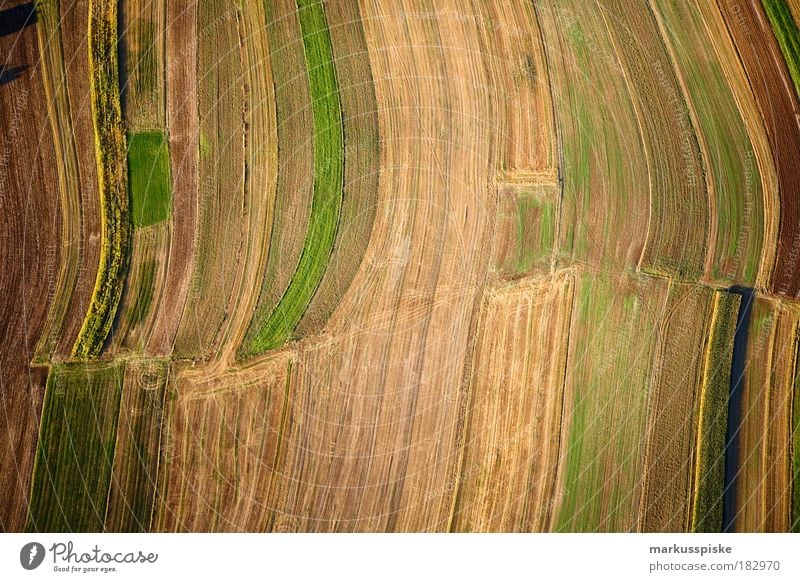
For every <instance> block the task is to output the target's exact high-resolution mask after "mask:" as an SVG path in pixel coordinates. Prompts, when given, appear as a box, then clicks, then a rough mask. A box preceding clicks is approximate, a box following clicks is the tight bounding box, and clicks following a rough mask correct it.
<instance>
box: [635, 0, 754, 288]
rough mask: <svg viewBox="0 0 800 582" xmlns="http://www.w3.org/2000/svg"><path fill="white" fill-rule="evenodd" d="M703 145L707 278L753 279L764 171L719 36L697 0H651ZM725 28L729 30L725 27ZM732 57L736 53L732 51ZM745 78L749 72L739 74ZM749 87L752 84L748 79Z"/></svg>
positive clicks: (726, 281)
mask: <svg viewBox="0 0 800 582" xmlns="http://www.w3.org/2000/svg"><path fill="white" fill-rule="evenodd" d="M650 5H651V7H652V9H653V13H654V14H655V16H656V20H657V21H658V24H659V28H660V32H661V35H662V37H663V38H664V40H665V41H666V44H667V48H668V49H669V52H670V56H671V58H672V60H673V64H674V67H675V70H676V74H677V75H678V79H679V81H680V82H681V88H682V90H683V92H684V94H685V97H686V100H687V104H688V106H689V112H690V113H691V114H692V120H693V124H694V126H695V127H696V128H697V138H698V142H699V144H700V148H701V150H702V153H703V159H704V161H705V166H706V167H707V168H708V170H709V172H707V174H706V183H707V187H708V199H709V209H710V213H709V214H710V220H711V224H710V229H709V245H708V252H707V254H706V262H705V268H704V270H705V275H704V279H705V280H708V281H712V282H714V283H717V284H723V285H725V284H728V285H729V284H733V283H736V284H745V285H748V286H751V287H752V286H754V285H755V284H756V276H757V275H758V271H759V266H760V260H761V253H762V242H763V236H764V232H763V231H764V209H763V194H762V191H761V175H760V171H759V168H758V165H757V163H756V157H755V152H754V148H753V146H752V144H751V141H750V137H749V136H748V134H747V128H746V126H745V121H744V119H743V116H742V114H741V112H740V111H739V107H738V106H737V103H736V99H735V96H734V94H733V91H732V89H731V88H730V87H729V85H728V84H729V83H730V82H732V81H734V80H732V79H729V78H728V77H726V75H725V71H724V70H723V66H722V64H721V63H720V57H719V56H718V55H717V52H716V50H715V48H714V39H713V37H712V36H711V35H710V34H709V29H708V28H707V24H706V22H705V20H704V18H703V15H702V14H701V12H700V10H699V9H698V7H697V6H696V5H695V4H694V2H669V1H665V0H650ZM721 32H722V33H723V34H725V35H727V32H726V31H724V30H723V31H721ZM727 58H733V59H736V60H735V61H734V62H735V63H738V58H737V57H736V55H735V54H731V55H728V57H727ZM742 81H744V83H746V80H744V79H742ZM744 89H745V90H747V91H749V86H747V85H745V87H744Z"/></svg>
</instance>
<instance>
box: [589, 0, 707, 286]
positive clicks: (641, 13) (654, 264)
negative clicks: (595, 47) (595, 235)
mask: <svg viewBox="0 0 800 582" xmlns="http://www.w3.org/2000/svg"><path fill="white" fill-rule="evenodd" d="M597 4H598V14H597V15H596V17H597V18H599V19H600V20H601V21H604V22H605V24H606V26H607V27H608V30H609V33H610V36H611V38H612V43H611V44H612V46H613V49H614V52H615V54H616V55H617V58H618V59H619V62H620V64H621V65H622V67H623V70H624V75H623V76H624V80H625V84H626V86H627V89H628V91H629V93H630V95H631V99H632V101H633V104H634V109H635V112H636V119H637V123H638V125H639V131H640V132H641V135H642V140H643V144H644V152H645V155H646V156H647V164H648V183H649V189H650V215H649V222H648V226H647V243H646V245H645V247H644V249H643V251H642V257H641V259H640V262H639V267H640V268H641V269H643V270H645V271H648V272H650V273H654V274H657V275H664V276H672V277H678V278H680V279H684V280H689V281H696V280H698V279H699V278H700V277H701V276H702V273H703V265H704V261H705V256H706V246H707V238H708V234H707V233H708V226H709V216H708V213H709V212H708V210H709V209H708V196H707V194H706V187H705V186H706V185H705V182H704V180H703V175H704V171H705V170H704V167H703V160H702V157H701V155H700V148H699V146H698V143H697V137H696V135H695V128H694V126H693V124H692V119H691V117H690V115H689V110H688V108H687V106H686V102H685V100H684V96H683V93H682V92H681V88H680V85H679V83H678V80H677V78H676V77H675V73H674V71H673V67H672V62H671V61H670V58H669V54H668V53H667V50H666V48H665V46H664V42H663V41H662V39H661V36H660V34H659V31H658V26H657V24H656V19H655V18H654V17H653V14H652V12H651V11H650V8H649V6H647V5H646V4H645V3H639V2H635V3H632V4H630V5H628V6H625V8H624V9H620V7H619V4H618V3H616V2H609V1H607V0H597ZM623 163H625V162H623Z"/></svg>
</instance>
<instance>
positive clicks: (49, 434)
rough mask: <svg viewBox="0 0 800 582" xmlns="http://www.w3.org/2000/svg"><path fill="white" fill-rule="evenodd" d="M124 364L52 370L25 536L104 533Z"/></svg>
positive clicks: (59, 367) (62, 366)
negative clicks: (35, 534)
mask: <svg viewBox="0 0 800 582" xmlns="http://www.w3.org/2000/svg"><path fill="white" fill-rule="evenodd" d="M122 381H123V366H122V364H116V363H110V364H106V363H104V364H81V363H73V364H64V365H58V366H54V367H53V368H52V370H51V371H50V376H49V377H48V380H47V390H46V392H45V398H44V404H43V410H42V423H41V427H40V432H39V446H38V448H37V451H36V461H35V465H34V471H33V489H32V492H31V502H30V503H31V505H30V513H29V516H28V526H27V529H28V530H29V531H47V532H70V531H74V532H96V531H102V530H103V523H104V521H105V515H106V502H107V499H108V491H109V485H110V482H111V470H112V466H113V462H114V448H115V443H116V437H117V418H118V416H119V407H120V396H121V394H122Z"/></svg>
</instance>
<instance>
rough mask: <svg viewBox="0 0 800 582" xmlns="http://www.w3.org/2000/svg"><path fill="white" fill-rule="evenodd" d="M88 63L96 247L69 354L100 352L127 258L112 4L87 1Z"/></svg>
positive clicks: (127, 229) (80, 356)
mask: <svg viewBox="0 0 800 582" xmlns="http://www.w3.org/2000/svg"><path fill="white" fill-rule="evenodd" d="M89 65H90V69H91V70H90V74H91V96H92V114H93V121H94V133H95V149H96V157H97V171H98V180H99V185H100V214H101V222H102V230H101V237H102V246H101V249H100V260H99V266H98V270H97V278H96V281H95V286H94V291H93V292H92V299H91V303H90V305H89V310H88V312H87V314H86V317H85V319H84V321H83V326H82V327H81V331H80V333H79V334H78V338H77V340H76V341H75V345H74V347H73V349H72V355H73V357H74V358H76V359H87V358H91V357H95V356H97V355H99V354H100V351H101V350H102V349H103V345H104V343H105V340H106V338H107V337H108V333H109V331H110V330H111V326H112V323H113V321H114V315H115V314H116V311H117V306H118V305H119V302H120V298H121V296H122V289H123V285H124V281H125V275H126V271H127V266H128V261H129V246H130V224H129V217H128V188H127V182H128V179H127V173H126V168H127V165H126V160H125V151H126V148H125V135H124V132H123V128H122V115H121V109H120V101H119V72H118V68H117V4H116V3H114V2H98V1H93V2H91V3H90V6H89Z"/></svg>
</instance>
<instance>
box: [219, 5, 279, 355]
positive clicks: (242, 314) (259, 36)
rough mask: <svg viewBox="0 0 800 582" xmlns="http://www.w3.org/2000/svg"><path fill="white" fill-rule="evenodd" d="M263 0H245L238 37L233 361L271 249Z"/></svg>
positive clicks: (230, 323) (274, 163)
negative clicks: (240, 84) (240, 105)
mask: <svg viewBox="0 0 800 582" xmlns="http://www.w3.org/2000/svg"><path fill="white" fill-rule="evenodd" d="M266 22H267V21H266V13H265V3H264V2H263V0H244V1H243V2H242V3H241V6H240V8H239V36H240V39H241V48H240V50H241V55H242V63H243V73H244V75H245V93H244V111H245V113H244V119H245V134H244V140H245V176H244V209H245V223H244V224H243V228H244V233H245V234H244V242H243V248H242V256H241V260H240V261H239V265H238V269H237V273H236V281H235V283H234V291H233V293H231V298H230V302H229V304H228V310H227V311H228V313H229V314H230V316H229V317H228V318H227V319H226V321H225V323H224V324H223V330H222V333H221V337H222V340H221V345H220V349H219V352H218V353H217V355H216V360H217V361H218V362H223V363H224V364H227V365H231V364H233V363H234V361H235V356H236V350H237V348H238V347H239V345H241V342H242V338H243V337H244V334H245V333H246V331H247V326H248V323H249V322H250V320H251V318H252V317H253V311H254V310H255V307H256V305H257V303H258V297H259V291H260V290H261V282H262V281H263V278H264V272H265V269H266V264H267V260H268V256H269V252H270V238H271V236H270V235H271V232H272V225H273V218H274V210H275V194H276V186H277V175H278V139H277V135H276V134H277V120H276V108H275V89H274V83H273V76H272V65H271V62H270V49H269V40H268V29H267V26H266Z"/></svg>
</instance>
